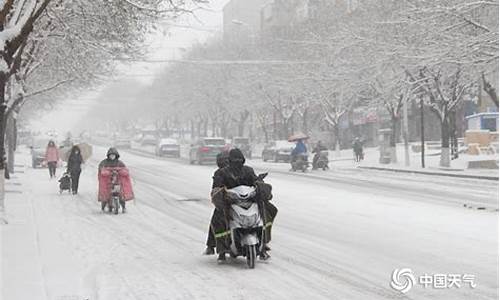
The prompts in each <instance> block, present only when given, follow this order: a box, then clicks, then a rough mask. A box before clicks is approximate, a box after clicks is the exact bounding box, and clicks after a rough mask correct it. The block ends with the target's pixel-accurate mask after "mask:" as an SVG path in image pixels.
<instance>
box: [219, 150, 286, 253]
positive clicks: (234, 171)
mask: <svg viewBox="0 0 500 300" xmlns="http://www.w3.org/2000/svg"><path fill="white" fill-rule="evenodd" d="M244 164H245V157H244V155H243V153H242V152H241V150H239V149H237V148H235V149H232V150H231V151H229V165H227V166H225V167H223V168H221V169H219V170H217V171H216V172H215V174H214V176H213V183H212V197H213V198H215V195H217V194H219V195H220V193H222V192H223V191H224V189H231V188H234V187H237V186H240V185H247V186H255V185H256V184H258V181H259V178H258V177H257V175H255V172H254V170H253V169H252V168H251V167H249V166H246V165H244ZM266 200H268V199H266ZM266 202H267V204H264V205H263V209H264V210H265V211H266V214H267V215H268V216H269V217H268V219H269V220H266V223H267V222H269V224H272V220H273V219H274V217H275V216H276V214H277V209H276V207H274V205H272V204H270V203H269V202H268V201H263V203H266ZM271 206H272V207H271ZM222 213H223V214H224V218H223V219H224V222H215V223H212V229H213V230H214V236H215V238H216V242H217V252H218V253H219V257H218V260H219V261H223V260H225V259H226V252H228V250H227V243H226V242H227V241H226V239H227V237H228V235H230V233H228V231H227V228H228V227H227V219H228V216H227V214H226V212H224V211H223V212H222ZM217 221H219V220H217ZM269 230H270V228H269ZM269 241H270V235H269V238H267V239H266V240H264V241H263V242H264V243H267V242H269ZM267 249H268V247H267V246H264V247H263V250H262V251H261V253H260V258H261V259H267V258H269V255H268V254H267Z"/></svg>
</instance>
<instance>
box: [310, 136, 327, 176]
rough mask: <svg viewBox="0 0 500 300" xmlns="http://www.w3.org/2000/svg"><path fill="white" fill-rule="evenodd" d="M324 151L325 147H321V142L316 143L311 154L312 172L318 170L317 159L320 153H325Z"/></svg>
mask: <svg viewBox="0 0 500 300" xmlns="http://www.w3.org/2000/svg"><path fill="white" fill-rule="evenodd" d="M325 150H327V148H326V147H325V146H323V144H322V143H321V141H318V143H317V144H316V146H315V147H314V149H313V151H312V153H314V157H313V170H314V169H317V168H318V167H317V163H318V159H319V157H320V154H321V151H325Z"/></svg>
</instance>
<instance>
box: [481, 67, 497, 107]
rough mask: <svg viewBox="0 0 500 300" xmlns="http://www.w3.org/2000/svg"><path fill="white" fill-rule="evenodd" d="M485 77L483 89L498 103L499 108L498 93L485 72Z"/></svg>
mask: <svg viewBox="0 0 500 300" xmlns="http://www.w3.org/2000/svg"><path fill="white" fill-rule="evenodd" d="M482 77H483V90H484V91H485V92H486V93H487V94H488V96H490V98H491V101H493V103H494V104H495V105H496V107H497V108H498V94H497V91H496V90H495V88H494V87H493V86H492V85H491V83H490V82H489V81H487V80H486V77H485V76H484V74H483V75H482Z"/></svg>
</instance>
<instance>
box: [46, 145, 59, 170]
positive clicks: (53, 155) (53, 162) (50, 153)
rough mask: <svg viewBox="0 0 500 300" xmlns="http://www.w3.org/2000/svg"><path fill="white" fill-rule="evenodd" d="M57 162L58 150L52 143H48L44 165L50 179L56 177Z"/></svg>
mask: <svg viewBox="0 0 500 300" xmlns="http://www.w3.org/2000/svg"><path fill="white" fill-rule="evenodd" d="M58 162H59V149H57V146H56V144H55V143H54V141H49V144H48V145H47V149H46V150H45V163H46V164H47V166H48V167H49V175H50V178H53V177H55V176H56V169H57V163H58Z"/></svg>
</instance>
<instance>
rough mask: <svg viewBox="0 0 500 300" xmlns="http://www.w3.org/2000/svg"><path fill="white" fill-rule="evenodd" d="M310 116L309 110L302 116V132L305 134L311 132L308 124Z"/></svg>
mask: <svg viewBox="0 0 500 300" xmlns="http://www.w3.org/2000/svg"><path fill="white" fill-rule="evenodd" d="M308 116H309V110H308V109H306V110H304V113H303V114H302V130H303V131H304V133H305V134H307V133H308V132H309V124H308V122H307V120H308Z"/></svg>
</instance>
